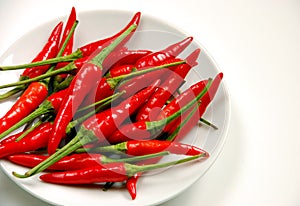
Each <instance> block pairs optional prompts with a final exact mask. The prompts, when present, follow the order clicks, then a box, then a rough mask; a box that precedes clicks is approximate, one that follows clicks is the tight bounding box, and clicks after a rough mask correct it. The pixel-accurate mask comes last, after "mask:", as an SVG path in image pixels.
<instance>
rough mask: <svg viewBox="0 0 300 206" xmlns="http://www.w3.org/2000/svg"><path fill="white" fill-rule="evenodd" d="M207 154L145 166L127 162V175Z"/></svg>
mask: <svg viewBox="0 0 300 206" xmlns="http://www.w3.org/2000/svg"><path fill="white" fill-rule="evenodd" d="M205 155H206V154H200V155H195V156H191V157H187V158H183V159H180V160H175V161H171V162H166V163H160V164H150V165H143V166H139V165H132V164H125V168H126V172H127V175H128V176H133V175H134V174H136V173H140V172H147V171H150V170H155V169H160V168H165V167H169V166H172V165H178V164H182V163H185V162H189V161H192V160H195V159H199V158H201V157H205Z"/></svg>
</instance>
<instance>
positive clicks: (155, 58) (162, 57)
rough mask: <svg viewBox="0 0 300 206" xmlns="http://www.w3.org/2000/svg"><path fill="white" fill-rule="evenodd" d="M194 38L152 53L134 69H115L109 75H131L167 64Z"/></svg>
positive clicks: (142, 59)
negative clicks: (137, 71)
mask: <svg viewBox="0 0 300 206" xmlns="http://www.w3.org/2000/svg"><path fill="white" fill-rule="evenodd" d="M192 40H193V38H192V37H188V38H185V39H184V40H182V41H180V42H176V43H175V44H173V45H171V46H168V47H167V48H165V49H164V50H161V51H158V52H152V53H150V54H148V55H146V56H144V57H142V58H140V59H139V60H137V62H136V63H135V65H134V66H133V67H130V66H129V67H124V66H119V67H114V68H112V69H110V71H109V73H110V75H111V76H116V75H117V76H118V75H124V74H128V73H131V72H132V71H134V70H142V69H146V68H148V67H150V66H158V65H161V64H163V63H165V62H166V61H167V60H169V59H172V58H174V57H176V56H177V55H179V54H180V53H181V52H182V51H183V50H184V49H185V48H186V47H187V46H188V45H189V44H190V43H191V42H192Z"/></svg>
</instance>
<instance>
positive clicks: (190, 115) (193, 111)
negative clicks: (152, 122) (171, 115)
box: [166, 105, 198, 141]
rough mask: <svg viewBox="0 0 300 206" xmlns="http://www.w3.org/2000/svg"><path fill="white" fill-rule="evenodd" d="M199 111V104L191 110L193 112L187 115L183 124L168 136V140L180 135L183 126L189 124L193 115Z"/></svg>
mask: <svg viewBox="0 0 300 206" xmlns="http://www.w3.org/2000/svg"><path fill="white" fill-rule="evenodd" d="M197 111H198V105H196V106H195V107H194V108H193V110H192V111H191V113H190V114H189V115H188V116H187V117H186V119H184V120H183V122H181V124H180V125H179V126H178V127H177V128H176V129H175V130H174V132H173V133H172V134H171V135H170V136H168V137H167V139H166V140H167V141H173V140H174V138H175V137H176V136H177V135H178V133H179V131H180V130H181V128H182V127H183V126H184V125H185V124H187V122H188V121H189V120H190V119H191V118H192V116H193V115H194V114H195V113H196V112H197Z"/></svg>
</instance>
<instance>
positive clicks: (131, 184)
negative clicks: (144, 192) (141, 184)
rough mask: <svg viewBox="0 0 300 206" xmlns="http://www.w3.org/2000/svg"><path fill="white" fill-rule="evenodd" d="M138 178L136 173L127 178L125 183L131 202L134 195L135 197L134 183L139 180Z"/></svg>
mask: <svg viewBox="0 0 300 206" xmlns="http://www.w3.org/2000/svg"><path fill="white" fill-rule="evenodd" d="M139 177H140V174H138V173H136V174H135V175H133V176H132V177H129V178H128V179H127V181H126V188H127V191H128V192H129V194H130V196H131V199H132V200H135V198H136V195H137V191H136V183H137V180H138V179H139Z"/></svg>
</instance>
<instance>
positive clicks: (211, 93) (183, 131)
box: [168, 73, 223, 141]
mask: <svg viewBox="0 0 300 206" xmlns="http://www.w3.org/2000/svg"><path fill="white" fill-rule="evenodd" d="M222 79H223V73H219V74H218V75H217V76H216V77H215V80H214V81H213V83H212V85H211V87H210V88H209V90H208V92H207V93H206V94H205V95H204V96H203V97H202V98H201V100H200V101H201V103H200V105H199V107H198V112H196V113H195V114H194V115H193V116H192V117H191V118H190V120H189V121H188V122H187V123H186V124H184V125H183V126H182V127H181V128H180V130H179V132H178V134H177V135H176V136H175V137H174V138H176V141H179V140H181V139H182V138H183V137H185V136H186V135H187V133H189V132H190V131H191V129H192V128H193V127H194V126H195V125H196V124H197V122H198V121H199V119H200V118H201V117H202V116H203V114H204V112H205V111H206V109H207V107H208V106H209V104H210V103H211V101H212V100H213V98H214V97H215V95H216V93H217V91H218V88H219V86H220V83H221V81H222ZM186 118H188V112H187V114H184V115H183V117H182V119H178V120H176V121H175V122H174V123H173V126H172V127H170V130H169V131H168V133H169V134H172V133H173V132H174V130H176V128H177V127H179V126H180V124H181V123H182V121H184V120H185V119H186Z"/></svg>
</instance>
